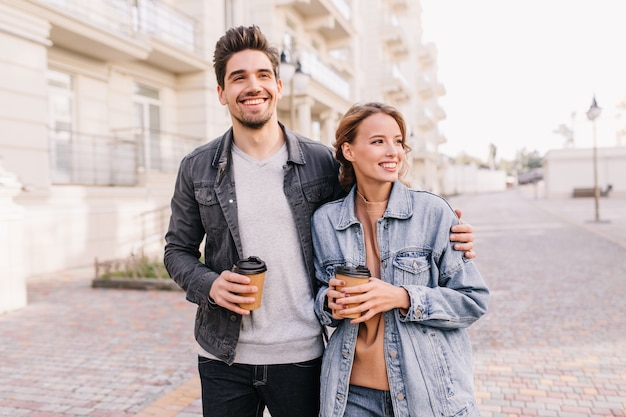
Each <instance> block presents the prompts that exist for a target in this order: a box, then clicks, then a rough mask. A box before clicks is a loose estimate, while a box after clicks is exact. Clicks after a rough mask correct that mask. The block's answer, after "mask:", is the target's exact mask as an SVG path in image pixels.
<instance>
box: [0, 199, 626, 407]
mask: <svg viewBox="0 0 626 417" xmlns="http://www.w3.org/2000/svg"><path fill="white" fill-rule="evenodd" d="M532 191H533V190H531V189H530V190H529V189H518V190H510V191H507V192H504V193H494V194H486V195H476V196H459V197H455V198H451V199H450V202H451V204H452V205H453V207H455V208H460V209H462V210H463V217H464V218H465V219H466V220H467V221H468V222H470V223H471V224H472V225H473V226H474V227H475V230H476V250H477V253H478V258H477V259H476V261H475V262H476V263H477V265H478V266H479V268H480V270H481V272H482V273H483V275H484V277H485V279H486V281H487V283H488V285H489V286H490V289H491V292H492V298H491V302H490V308H489V313H488V314H487V315H486V316H485V317H484V318H483V319H481V320H480V321H479V322H478V323H477V324H476V325H474V326H472V327H471V331H470V334H471V338H472V346H473V351H474V352H473V355H474V366H475V377H476V378H475V379H476V394H477V398H478V401H479V406H480V409H481V413H482V415H483V417H513V416H540V417H589V416H626V388H624V387H626V303H625V302H624V300H625V299H626V285H625V281H624V280H625V279H626V199H615V198H612V197H611V198H608V199H601V201H600V213H601V220H603V221H604V220H607V221H608V222H607V223H604V222H601V223H596V222H593V221H592V220H593V219H594V203H593V198H591V199H563V200H545V199H542V198H540V197H538V198H535V195H534V193H533V192H532ZM91 278H92V271H91V269H90V268H88V269H81V270H76V271H67V272H65V273H63V274H59V275H58V276H56V277H54V279H43V277H42V279H39V280H37V281H36V282H31V283H30V284H29V292H28V294H29V304H28V306H27V307H26V308H24V309H22V310H20V311H16V312H13V313H10V314H7V315H4V316H0V416H3V417H5V416H6V417H21V416H23V417H78V416H90V417H92V416H93V417H130V416H142V417H192V416H195V417H197V416H200V415H201V403H200V390H199V381H198V377H197V370H196V345H195V341H194V340H193V323H194V314H195V306H194V305H193V304H191V303H189V302H187V301H186V300H185V297H184V294H183V293H182V292H170V291H136V290H113V289H99V288H98V289H94V288H91Z"/></svg>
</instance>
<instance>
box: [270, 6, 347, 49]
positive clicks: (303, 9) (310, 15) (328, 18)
mask: <svg viewBox="0 0 626 417" xmlns="http://www.w3.org/2000/svg"><path fill="white" fill-rule="evenodd" d="M277 3H278V4H279V5H281V6H285V7H291V8H293V9H294V10H295V11H296V12H298V14H300V15H301V16H302V18H303V21H304V28H305V29H306V30H307V31H311V32H317V33H319V34H321V35H322V36H323V37H324V38H325V39H326V41H327V42H329V44H337V45H339V44H342V43H345V42H348V41H349V40H350V38H351V36H353V35H354V29H353V25H352V21H351V19H352V17H351V13H350V5H349V4H348V3H347V2H346V1H345V0H279V1H278V2H277Z"/></svg>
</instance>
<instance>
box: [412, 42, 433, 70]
mask: <svg viewBox="0 0 626 417" xmlns="http://www.w3.org/2000/svg"><path fill="white" fill-rule="evenodd" d="M417 62H418V63H419V65H420V67H421V68H423V69H432V68H434V67H435V66H436V65H437V47H436V46H435V45H434V44H432V43H429V44H427V45H423V46H422V47H421V48H420V49H419V50H418V52H417Z"/></svg>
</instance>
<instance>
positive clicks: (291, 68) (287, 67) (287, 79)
mask: <svg viewBox="0 0 626 417" xmlns="http://www.w3.org/2000/svg"><path fill="white" fill-rule="evenodd" d="M280 78H281V79H282V80H283V83H289V126H290V127H291V129H292V130H299V129H296V92H301V91H304V89H305V88H306V86H307V84H308V83H309V79H310V76H309V75H308V74H307V73H305V72H304V71H302V64H301V63H300V60H296V61H295V63H293V62H292V59H291V53H290V52H288V51H285V50H283V51H282V52H281V53H280Z"/></svg>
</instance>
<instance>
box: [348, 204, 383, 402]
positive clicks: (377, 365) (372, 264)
mask: <svg viewBox="0 0 626 417" xmlns="http://www.w3.org/2000/svg"><path fill="white" fill-rule="evenodd" d="M355 207H356V217H357V218H358V219H359V221H360V222H361V224H362V225H363V233H364V237H365V251H366V252H365V253H366V256H365V263H366V265H367V267H368V268H369V270H370V273H371V274H372V277H376V278H380V252H379V250H378V243H377V240H376V221H377V220H378V219H379V218H381V217H382V215H383V213H384V212H385V209H386V208H387V201H380V202H369V201H367V200H365V197H363V196H362V195H361V194H359V193H357V196H356V205H355ZM384 331H385V321H384V316H383V314H381V313H379V314H377V315H375V316H374V317H372V318H371V319H369V320H368V321H366V322H364V323H361V324H360V325H359V333H358V336H357V340H356V349H355V353H354V363H353V365H352V373H351V374H350V384H352V385H358V386H362V387H367V388H373V389H377V390H382V391H389V381H388V379H387V367H386V365H385V349H384V346H383V339H384Z"/></svg>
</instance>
